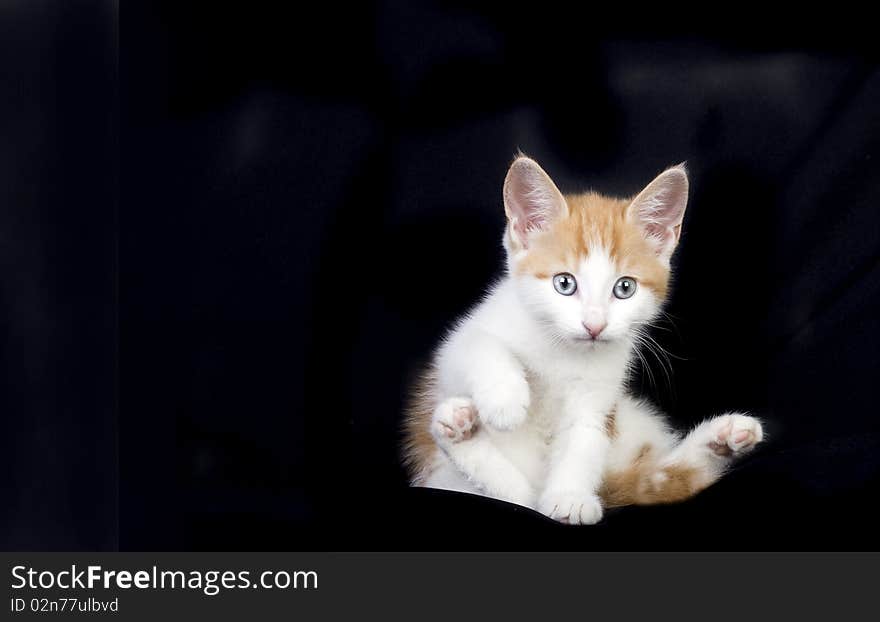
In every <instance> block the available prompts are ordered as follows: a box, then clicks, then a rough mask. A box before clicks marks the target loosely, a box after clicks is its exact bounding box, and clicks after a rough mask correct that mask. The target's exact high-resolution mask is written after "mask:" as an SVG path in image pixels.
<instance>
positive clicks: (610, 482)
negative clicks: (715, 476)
mask: <svg viewBox="0 0 880 622" xmlns="http://www.w3.org/2000/svg"><path fill="white" fill-rule="evenodd" d="M656 460H657V457H656V456H655V455H654V452H653V450H652V447H651V446H650V445H645V446H644V447H642V449H641V450H640V451H639V453H638V455H637V456H636V458H635V460H633V462H632V464H631V465H630V466H629V467H628V468H626V469H624V470H622V471H610V472H608V473H605V476H604V478H603V481H602V486H601V488H600V489H599V497H600V498H601V499H602V505H603V506H605V507H606V508H613V507H619V506H622V505H633V504H636V505H653V504H657V503H675V502H678V501H684V500H685V499H687V498H689V497H692V496H694V495H695V494H697V493H698V492H700V491H701V490H703V489H704V488H705V487H706V486H707V485H708V483H709V482H707V481H706V478H705V477H703V476H702V474H701V472H700V471H699V469H697V468H696V467H691V466H684V465H675V464H673V465H669V466H665V467H663V468H658V466H657V464H656Z"/></svg>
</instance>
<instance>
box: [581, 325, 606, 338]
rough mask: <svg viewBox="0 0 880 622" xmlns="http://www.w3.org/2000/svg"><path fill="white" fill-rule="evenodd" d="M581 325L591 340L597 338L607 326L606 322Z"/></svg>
mask: <svg viewBox="0 0 880 622" xmlns="http://www.w3.org/2000/svg"><path fill="white" fill-rule="evenodd" d="M583 325H584V328H585V329H586V331H587V333H588V334H589V335H590V337H591V338H592V339H596V338H597V337H599V334H600V333H601V332H602V331H603V330H605V327H606V326H608V324H607V322H583Z"/></svg>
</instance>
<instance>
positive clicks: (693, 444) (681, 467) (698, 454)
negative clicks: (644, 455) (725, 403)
mask: <svg viewBox="0 0 880 622" xmlns="http://www.w3.org/2000/svg"><path fill="white" fill-rule="evenodd" d="M763 438H764V432H763V429H762V428H761V422H760V421H758V420H757V419H756V418H754V417H750V416H748V415H743V414H740V413H728V414H725V415H720V416H718V417H714V418H712V419H709V420H707V421H704V422H703V423H701V424H700V425H698V426H697V427H696V428H694V429H693V430H692V431H691V432H690V433H689V434H688V435H687V436H685V437H684V439H682V441H681V442H680V443H678V445H676V446H675V447H674V448H673V449H672V450H671V451H670V452H669V453H668V454H666V455H665V456H661V457H660V458H659V461H658V463H657V465H656V467H655V468H654V469H652V472H650V473H649V474H648V475H647V477H646V479H645V480H644V481H643V482H642V486H643V487H642V489H641V491H640V492H641V495H640V496H641V499H640V502H641V503H663V502H668V501H680V500H682V499H685V498H687V497H690V496H693V495H695V494H696V493H698V492H700V491H701V490H703V489H704V488H706V487H708V486H710V485H712V484H714V483H715V482H716V481H718V479H719V478H720V477H721V476H722V475H724V472H725V471H726V470H727V469H728V467H729V466H730V465H731V464H732V463H733V461H734V460H735V459H736V458H739V457H741V456H742V455H744V454H746V453H747V452H749V451H751V450H752V449H753V448H754V447H755V445H757V444H758V443H760V442H761V441H762V440H763Z"/></svg>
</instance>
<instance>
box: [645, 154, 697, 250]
mask: <svg viewBox="0 0 880 622" xmlns="http://www.w3.org/2000/svg"><path fill="white" fill-rule="evenodd" d="M687 197H688V180H687V174H686V173H685V172H684V170H683V169H682V168H680V167H676V168H672V169H669V170H668V171H666V172H664V173H662V174H660V175H659V176H658V177H657V178H656V179H655V180H654V181H652V182H651V183H650V184H648V186H647V187H646V188H645V189H644V190H643V191H642V192H641V193H639V195H638V196H637V197H636V199H635V200H634V201H633V207H634V208H635V210H636V212H637V214H638V218H639V220H640V221H641V223H642V226H643V227H644V229H645V233H647V235H648V236H649V237H651V238H653V239H655V240H656V241H657V243H658V245H659V248H658V251H659V252H660V253H661V254H666V253H669V252H671V249H672V247H673V246H674V244H675V242H676V241H677V240H678V232H679V231H680V228H681V221H682V219H683V218H684V209H685V206H686V205H687Z"/></svg>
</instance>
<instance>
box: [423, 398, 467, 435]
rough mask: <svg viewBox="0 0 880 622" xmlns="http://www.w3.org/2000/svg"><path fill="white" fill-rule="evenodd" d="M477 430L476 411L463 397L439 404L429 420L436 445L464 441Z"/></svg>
mask: <svg viewBox="0 0 880 622" xmlns="http://www.w3.org/2000/svg"><path fill="white" fill-rule="evenodd" d="M476 429H477V410H476V408H474V405H473V402H471V401H470V400H469V399H467V398H464V397H451V398H449V399H447V400H444V401H442V402H440V404H439V405H438V406H437V408H436V409H435V410H434V416H433V418H432V420H431V435H432V436H433V437H434V440H435V441H437V443H438V444H440V445H444V444H447V443H458V442H461V441H466V440H467V439H469V438H470V437H471V436H473V434H474V432H475V431H476Z"/></svg>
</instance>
